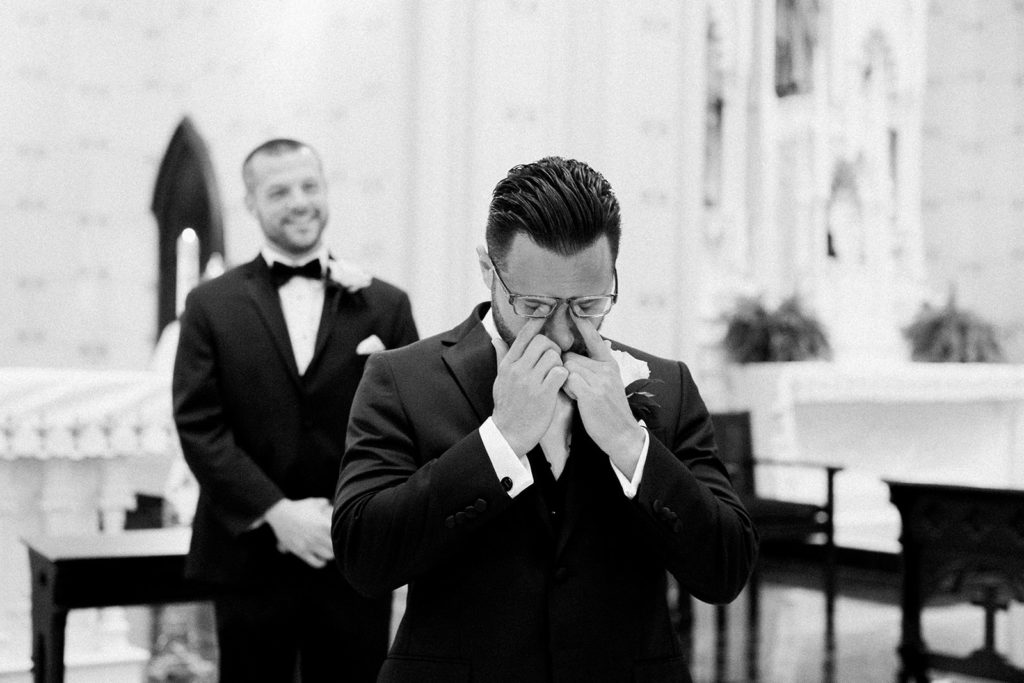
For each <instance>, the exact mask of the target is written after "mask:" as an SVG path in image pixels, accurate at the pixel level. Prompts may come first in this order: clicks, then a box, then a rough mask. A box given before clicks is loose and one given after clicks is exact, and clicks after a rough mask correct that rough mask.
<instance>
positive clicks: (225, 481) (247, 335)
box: [173, 139, 417, 683]
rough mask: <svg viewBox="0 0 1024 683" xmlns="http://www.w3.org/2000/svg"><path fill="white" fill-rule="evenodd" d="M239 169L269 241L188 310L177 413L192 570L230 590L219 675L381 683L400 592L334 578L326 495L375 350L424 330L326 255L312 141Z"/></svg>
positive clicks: (285, 682)
mask: <svg viewBox="0 0 1024 683" xmlns="http://www.w3.org/2000/svg"><path fill="white" fill-rule="evenodd" d="M242 175H243V179H244V180H245V188H246V195H245V204H246V207H248V209H249V211H250V212H251V213H252V215H253V216H254V217H255V218H256V220H257V221H258V222H259V225H260V229H261V230H262V232H263V235H264V238H265V242H264V245H263V248H262V249H261V252H260V254H259V255H258V256H256V258H255V259H254V260H252V261H251V262H249V263H246V264H244V265H241V266H239V267H238V268H235V269H233V270H230V271H228V272H227V273H225V274H224V275H222V276H220V277H218V278H216V279H214V280H211V281H209V282H207V283H204V284H202V285H200V286H199V287H197V288H196V289H195V290H193V291H192V292H191V293H190V294H189V296H188V299H187V301H186V302H185V311H184V313H183V314H182V317H181V335H180V339H179V345H178V353H177V358H176V361H175V367H174V384H173V390H174V418H175V422H176V423H177V427H178V435H179V437H180V439H181V446H182V450H183V452H184V454H185V460H186V461H187V462H188V465H189V467H190V468H191V470H192V472H193V473H194V474H195V477H196V480H197V481H198V482H199V487H200V493H199V502H198V504H197V507H196V513H195V518H194V520H193V524H192V546H191V548H190V550H189V555H188V559H187V564H186V572H187V574H188V575H189V576H191V577H193V578H196V579H200V580H203V581H209V582H213V583H217V584H220V585H222V586H223V588H224V590H223V591H222V593H223V595H222V597H220V598H219V599H217V600H216V601H215V603H214V608H215V614H216V621H217V637H218V647H219V654H220V679H219V680H220V681H221V683H230V682H232V681H244V682H246V683H249V682H251V681H267V682H268V683H272V682H275V681H280V682H281V683H293V681H295V680H296V671H297V670H299V671H301V680H302V681H303V683H310V682H315V681H325V682H326V681H331V682H332V683H334V682H337V681H372V680H373V679H374V678H376V675H377V670H378V668H379V667H380V664H381V662H382V661H383V658H384V654H385V652H386V650H387V638H388V625H389V617H390V600H389V596H387V595H385V594H382V595H381V596H379V597H378V598H377V599H373V600H370V599H367V598H365V597H363V596H360V595H358V594H357V593H356V592H355V591H354V590H353V589H352V587H351V586H349V585H348V584H347V583H346V582H345V581H344V580H343V579H342V577H341V576H340V574H339V573H338V570H337V567H336V566H335V564H334V551H333V548H332V545H331V538H330V514H331V513H330V511H331V505H330V497H331V495H332V493H333V491H334V484H335V482H336V481H337V477H338V467H339V463H340V460H341V454H342V452H343V450H344V440H345V425H346V422H347V418H348V412H349V408H350V406H351V404H352V396H353V395H354V393H355V390H356V386H357V384H358V383H359V379H360V377H361V376H362V372H363V366H364V364H365V362H366V357H367V355H366V354H367V350H373V349H375V348H383V347H388V348H395V347H398V346H402V345H403V344H407V343H409V342H412V341H415V340H416V338H417V334H416V326H415V324H414V323H413V319H412V313H411V310H410V306H409V299H408V297H407V296H406V295H405V293H404V292H402V291H401V290H399V289H397V288H395V287H393V286H391V285H389V284H387V283H385V282H381V281H379V280H376V279H373V278H371V277H370V276H369V275H365V274H363V273H362V272H361V271H359V270H358V269H356V268H354V267H353V266H351V265H347V264H345V263H344V262H343V261H341V260H339V259H335V258H333V257H332V256H331V255H330V254H328V252H327V248H326V246H325V245H324V243H323V232H324V230H325V228H326V227H327V219H328V213H329V212H328V204H327V185H326V181H325V179H324V174H323V169H322V167H321V163H320V158H319V156H318V155H317V153H316V152H315V151H314V150H313V149H312V148H311V147H309V146H307V145H305V144H303V143H301V142H297V141H295V140H288V139H278V140H271V141H269V142H266V143H264V144H262V145H260V146H259V147H257V148H256V149H255V150H253V152H252V153H251V154H250V155H249V156H248V157H247V158H246V160H245V163H244V164H243V166H242Z"/></svg>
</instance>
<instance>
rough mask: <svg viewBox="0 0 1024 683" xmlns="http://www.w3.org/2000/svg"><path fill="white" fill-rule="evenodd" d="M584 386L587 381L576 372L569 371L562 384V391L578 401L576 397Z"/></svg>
mask: <svg viewBox="0 0 1024 683" xmlns="http://www.w3.org/2000/svg"><path fill="white" fill-rule="evenodd" d="M586 387H587V381H586V380H585V379H583V377H582V376H581V375H580V374H579V373H578V372H570V373H569V376H568V377H567V378H566V380H565V384H563V385H562V391H564V392H565V394H566V396H568V397H569V398H571V399H572V400H574V401H578V400H579V398H578V397H579V396H580V394H582V393H583V392H584V391H585V389H586Z"/></svg>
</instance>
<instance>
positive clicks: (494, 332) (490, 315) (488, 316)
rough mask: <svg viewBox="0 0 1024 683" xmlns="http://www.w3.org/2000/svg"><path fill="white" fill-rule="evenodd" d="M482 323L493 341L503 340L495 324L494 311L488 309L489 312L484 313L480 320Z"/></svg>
mask: <svg viewBox="0 0 1024 683" xmlns="http://www.w3.org/2000/svg"><path fill="white" fill-rule="evenodd" d="M480 323H481V324H482V325H483V326H484V329H485V330H487V334H489V335H490V337H491V339H501V335H500V334H498V326H497V325H496V324H495V323H494V309H493V308H488V309H487V312H486V313H484V317H483V318H482V319H481V320H480Z"/></svg>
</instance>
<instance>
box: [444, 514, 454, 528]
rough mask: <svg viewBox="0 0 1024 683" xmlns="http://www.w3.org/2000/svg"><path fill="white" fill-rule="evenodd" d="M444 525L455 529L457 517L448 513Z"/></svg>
mask: <svg viewBox="0 0 1024 683" xmlns="http://www.w3.org/2000/svg"><path fill="white" fill-rule="evenodd" d="M444 525H445V526H446V527H448V528H449V529H454V528H455V517H453V516H452V515H448V516H447V517H445V518H444Z"/></svg>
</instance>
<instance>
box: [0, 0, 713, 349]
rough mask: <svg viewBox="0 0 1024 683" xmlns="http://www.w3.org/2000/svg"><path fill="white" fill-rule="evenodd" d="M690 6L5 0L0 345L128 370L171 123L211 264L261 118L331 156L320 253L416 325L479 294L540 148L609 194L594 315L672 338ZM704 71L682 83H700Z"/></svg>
mask: <svg viewBox="0 0 1024 683" xmlns="http://www.w3.org/2000/svg"><path fill="white" fill-rule="evenodd" d="M701 11H702V10H701V7H700V4H699V3H682V4H680V3H676V2H673V1H671V0H648V1H647V2H645V3H642V4H641V5H636V4H634V3H621V2H612V1H611V0H604V1H597V2H593V1H591V2H584V1H583V0H569V1H567V2H560V3H548V2H537V1H535V0H484V1H480V2H472V3H469V2H461V1H458V0H444V1H440V2H433V1H432V2H414V1H412V0H409V1H405V2H403V1H402V0H375V1H372V2H371V1H370V0H362V1H359V2H355V1H348V2H344V3H335V2H329V1H327V0H322V1H317V0H305V1H303V2H284V1H283V0H279V1H275V2H259V3H253V2H250V1H249V0H167V1H164V2H159V3H158V2H132V3H126V2H119V1H117V0H67V1H61V2H56V1H54V2H39V1H38V0H9V1H8V2H4V3H2V4H0V26H3V28H4V31H3V32H4V40H3V41H2V42H0V82H2V83H3V84H4V90H5V95H4V97H3V98H2V102H3V104H0V107H2V109H0V155H2V160H0V169H2V170H0V173H3V174H4V175H3V176H2V181H3V186H4V187H5V188H7V189H8V191H7V192H3V193H0V214H2V215H3V216H4V218H3V221H2V223H0V235H2V238H0V239H2V242H3V245H4V247H5V252H6V253H7V254H8V255H11V254H14V255H16V257H15V258H8V260H7V262H6V264H5V267H4V268H3V269H2V270H0V287H2V291H3V292H4V296H2V297H0V349H3V357H2V359H0V363H3V364H6V365H46V366H61V365H64V366H80V365H91V366H99V367H141V366H143V365H145V363H146V361H147V359H148V356H149V353H150V349H151V348H152V344H153V341H154V336H155V334H156V330H155V327H154V325H155V322H154V321H155V318H156V313H155V308H156V295H155V278H156V229H155V221H154V220H153V217H152V215H151V214H150V212H149V208H148V207H149V203H150V201H151V199H152V191H153V184H154V181H155V175H156V171H157V168H158V166H159V162H160V160H161V158H162V156H163V153H164V151H165V149H166V145H167V142H168V140H169V137H170V135H171V133H172V132H173V130H174V128H175V126H176V125H177V123H178V122H179V121H180V119H181V117H182V116H184V115H189V116H191V117H192V120H193V122H194V123H195V124H196V126H197V128H198V129H199V131H200V133H201V134H202V135H203V136H204V138H205V139H206V141H207V144H208V146H209V148H210V152H211V155H212V157H213V165H214V170H215V173H216V176H217V181H218V183H219V186H220V190H221V193H222V200H223V204H224V209H225V221H226V226H225V230H226V235H225V238H226V242H227V258H228V261H229V263H238V262H241V261H243V260H247V259H249V258H251V257H252V255H253V254H254V253H255V249H256V247H257V245H258V244H259V232H258V229H257V227H256V226H255V224H254V223H253V222H252V221H251V219H250V217H249V216H248V215H247V214H246V213H245V211H244V208H243V205H242V202H241V197H242V192H243V188H242V184H241V180H240V178H239V173H238V166H239V164H240V162H241V160H242V159H243V157H244V155H245V154H246V153H247V152H248V150H249V149H251V148H252V147H253V146H255V145H256V144H258V143H259V142H261V141H262V140H264V139H266V138H268V137H270V136H279V135H282V136H291V137H298V138H301V139H305V140H307V141H309V142H310V143H312V144H313V145H314V146H316V147H318V148H319V149H320V150H321V152H322V155H323V156H324V158H325V163H326V166H327V171H328V175H329V181H330V192H331V197H332V207H333V217H332V225H331V228H330V230H329V231H328V238H329V241H330V244H331V247H332V249H334V250H335V251H337V252H339V253H342V254H344V255H346V256H347V257H349V258H353V259H355V260H357V261H359V262H361V263H363V264H364V265H365V266H367V267H368V268H369V269H371V270H372V271H373V272H375V273H376V274H378V275H380V276H381V277H384V278H386V279H389V280H391V281H393V282H395V283H396V284H398V285H400V286H402V287H405V288H407V289H408V290H409V292H410V294H411V295H412V298H413V306H414V312H415V314H416V317H417V319H418V321H419V323H420V327H421V331H422V332H424V333H427V334H430V333H434V332H438V331H440V330H442V329H444V328H446V327H448V326H450V325H452V324H453V323H455V322H458V321H459V320H461V319H462V318H463V317H464V316H465V315H466V314H467V312H468V310H469V307H470V306H471V305H472V304H473V303H475V302H476V301H479V300H481V299H483V298H485V297H486V296H487V291H486V290H485V289H484V287H483V285H482V284H481V282H480V278H479V275H478V274H477V272H476V266H475V261H474V258H473V248H474V246H475V245H476V244H477V243H479V242H481V241H482V236H483V225H484V223H483V221H484V218H485V216H486V207H487V203H488V200H489V195H490V191H491V189H492V188H493V186H494V184H495V183H496V182H497V180H499V179H500V178H501V177H502V176H503V175H504V174H505V172H506V171H507V170H508V169H509V168H510V167H511V166H513V165H515V164H517V163H521V162H526V161H532V160H535V159H537V158H539V157H540V156H543V155H547V154H561V155H565V156H575V157H577V158H580V159H583V160H586V161H589V162H591V163H592V164H593V165H594V166H595V167H596V168H598V169H599V170H601V171H603V172H604V173H605V174H606V175H607V177H608V178H609V180H610V181H611V182H612V184H613V186H614V187H615V188H616V190H617V192H618V194H619V197H620V200H621V202H622V204H623V215H624V222H625V225H624V229H625V238H624V245H623V252H622V263H621V266H620V268H621V271H622V282H623V288H622V305H621V306H620V307H619V309H618V310H617V311H616V313H615V316H614V317H613V319H612V320H611V321H610V322H609V327H608V329H609V331H611V332H612V333H614V334H617V335H618V336H620V337H623V338H624V340H628V341H632V342H634V343H637V344H642V345H645V346H647V347H649V348H651V349H652V350H655V351H657V352H660V353H663V354H666V355H679V354H681V353H683V352H685V351H686V349H687V348H689V346H688V345H689V339H690V338H691V337H692V334H691V332H690V329H692V327H693V325H688V324H687V321H688V320H693V319H695V315H694V314H693V312H692V308H693V307H692V305H691V304H690V303H689V301H688V297H687V296H686V293H688V292H692V290H693V289H694V287H695V280H694V278H695V277H696V268H695V267H694V266H695V264H696V263H698V262H699V259H698V258H697V256H696V251H695V250H694V249H693V248H691V247H690V246H689V241H690V239H691V237H690V236H691V234H692V230H693V229H695V224H696V220H697V213H696V212H697V204H696V202H697V201H698V196H697V188H698V187H699V183H698V182H696V177H697V176H695V174H698V173H699V168H698V164H699V158H700V157H699V152H697V153H693V152H692V151H691V150H694V149H696V150H699V149H700V148H699V134H698V133H697V132H696V131H699V130H700V128H701V125H700V121H699V120H698V119H696V118H695V117H697V116H698V115H699V113H700V111H701V110H700V106H701V105H700V102H701V98H699V97H696V96H695V95H694V92H695V91H696V90H697V89H698V88H699V82H700V81H699V75H700V74H701V73H702V71H701V68H702V67H701V66H700V64H699V63H698V62H699V59H700V58H701V55H702V52H701V50H702V47H701V44H700V43H701V36H702V28H701V23H700V21H698V20H697V18H698V17H699V15H700V13H701ZM695 74H696V75H697V76H698V78H697V80H694V75H695Z"/></svg>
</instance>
